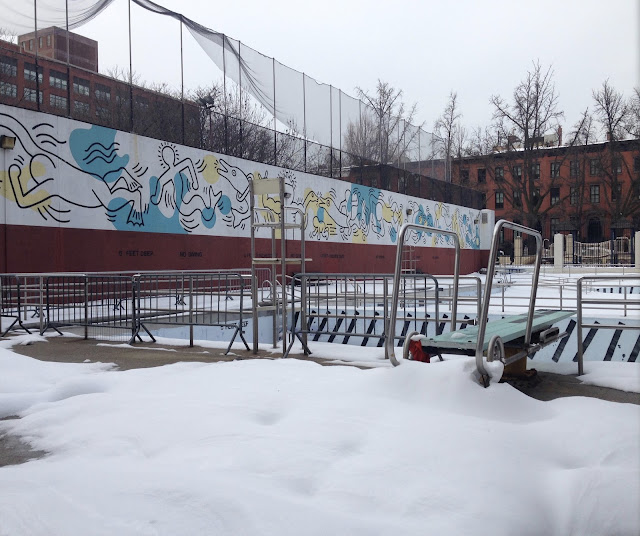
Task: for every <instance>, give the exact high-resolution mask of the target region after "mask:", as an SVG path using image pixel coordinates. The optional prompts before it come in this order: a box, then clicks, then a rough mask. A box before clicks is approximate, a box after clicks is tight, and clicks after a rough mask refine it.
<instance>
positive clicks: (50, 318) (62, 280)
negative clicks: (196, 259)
mask: <svg viewBox="0 0 640 536" xmlns="http://www.w3.org/2000/svg"><path fill="white" fill-rule="evenodd" d="M269 274H270V271H269V269H268V268H260V269H259V270H257V271H256V282H257V284H258V285H260V286H261V287H262V286H263V285H264V282H265V281H269ZM250 282H251V272H250V270H249V269H245V270H234V271H232V272H230V271H224V270H212V271H206V272H202V271H201V272H195V271H181V272H170V271H161V272H142V273H133V272H130V273H124V274H118V273H92V274H78V273H72V274H17V275H16V274H13V275H11V274H9V275H2V276H1V279H0V285H1V289H0V296H1V298H2V299H1V301H0V305H1V311H0V313H1V316H2V317H3V318H9V319H11V321H12V322H11V324H10V325H9V326H7V327H5V329H4V333H3V336H4V335H6V334H7V333H8V332H9V330H11V329H13V328H14V327H15V325H16V324H18V325H19V326H20V327H21V328H22V329H24V330H26V331H27V332H29V328H33V329H38V330H39V332H40V333H41V334H43V333H45V332H46V331H48V330H50V329H53V330H55V331H57V332H58V333H61V332H60V328H62V327H67V326H75V327H82V328H83V331H82V333H83V336H84V338H85V339H87V338H90V337H91V338H113V337H118V336H119V337H122V336H125V337H126V340H128V341H129V343H133V342H134V341H135V340H136V339H138V340H142V338H141V336H140V334H141V333H142V332H143V331H144V332H146V333H147V334H148V335H149V336H150V337H151V339H152V340H155V338H154V337H153V335H152V334H151V332H150V331H149V329H148V328H147V326H149V325H154V326H155V325H174V326H175V325H180V326H189V327H190V343H191V345H193V327H194V326H220V327H225V328H228V329H233V330H234V331H233V334H232V337H231V342H230V343H229V347H228V348H227V352H228V351H229V349H230V348H231V344H233V342H234V340H235V338H236V337H237V336H238V335H239V336H240V338H241V339H242V341H243V342H244V344H245V346H247V343H246V341H245V340H244V336H243V334H242V327H243V325H244V323H245V322H244V319H243V314H244V311H245V310H246V302H245V300H246V298H247V296H248V295H249V292H248V288H249V287H250ZM247 348H248V347H247Z"/></svg>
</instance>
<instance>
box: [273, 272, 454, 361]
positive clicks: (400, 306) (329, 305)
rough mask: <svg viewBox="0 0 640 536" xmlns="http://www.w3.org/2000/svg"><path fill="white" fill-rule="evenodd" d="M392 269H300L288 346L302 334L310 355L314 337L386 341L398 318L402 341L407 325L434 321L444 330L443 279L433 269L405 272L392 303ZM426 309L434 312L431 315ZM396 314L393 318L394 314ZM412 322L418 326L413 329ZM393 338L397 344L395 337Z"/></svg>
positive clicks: (422, 326)
mask: <svg viewBox="0 0 640 536" xmlns="http://www.w3.org/2000/svg"><path fill="white" fill-rule="evenodd" d="M392 291H393V276H392V275H391V274H356V273H350V274H324V273H310V274H297V275H295V276H294V278H293V281H292V285H291V299H292V301H293V300H295V301H296V302H298V301H299V303H300V307H299V310H297V311H296V312H295V318H294V321H293V322H292V328H291V335H292V336H291V340H290V342H289V345H288V347H287V350H286V352H285V356H287V355H289V352H290V350H291V348H292V346H293V343H294V342H295V339H296V338H297V339H298V340H299V341H300V342H301V343H302V347H303V350H304V353H305V354H306V355H308V354H310V353H311V350H310V349H309V346H308V340H309V338H313V340H314V341H318V340H320V339H321V338H322V339H324V340H327V341H328V342H340V343H343V344H346V343H347V342H348V341H349V340H350V339H351V340H353V339H356V340H358V341H360V345H361V346H367V345H368V344H369V341H370V340H371V341H377V343H376V344H377V346H378V347H382V346H383V345H384V344H385V341H386V340H388V339H387V337H388V336H389V335H388V332H387V329H386V326H387V325H388V324H389V322H391V321H393V322H397V323H398V324H399V327H400V332H401V334H400V335H399V336H398V337H396V336H395V331H394V334H393V335H392V338H393V341H399V344H400V345H401V344H402V342H403V341H404V336H405V335H406V333H407V332H408V331H410V330H411V331H414V330H415V331H419V332H420V333H426V331H427V329H428V326H429V325H434V326H435V331H436V332H437V333H440V332H441V331H442V329H443V327H444V324H445V323H446V322H449V321H451V319H449V318H448V317H447V316H446V315H442V316H441V315H440V305H439V302H440V294H439V287H438V280H437V279H436V278H435V277H433V276H432V275H428V274H403V275H402V282H401V283H400V285H399V298H398V303H397V304H396V306H395V309H394V307H393V306H392V304H391V297H392ZM427 309H429V310H430V311H432V312H434V311H435V313H434V316H431V314H430V313H429V312H427ZM392 318H393V320H391V319H392ZM411 326H413V328H412V329H411ZM390 344H392V345H393V342H391V343H390Z"/></svg>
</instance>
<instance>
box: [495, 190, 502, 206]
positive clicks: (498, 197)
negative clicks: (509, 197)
mask: <svg viewBox="0 0 640 536" xmlns="http://www.w3.org/2000/svg"><path fill="white" fill-rule="evenodd" d="M499 208H504V193H502V192H496V209H499Z"/></svg>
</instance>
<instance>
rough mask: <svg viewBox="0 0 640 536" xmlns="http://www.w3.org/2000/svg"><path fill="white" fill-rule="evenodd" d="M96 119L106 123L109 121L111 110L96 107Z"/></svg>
mask: <svg viewBox="0 0 640 536" xmlns="http://www.w3.org/2000/svg"><path fill="white" fill-rule="evenodd" d="M96 117H97V118H98V119H102V120H103V121H108V120H109V119H111V110H110V109H109V108H105V107H104V106H97V107H96Z"/></svg>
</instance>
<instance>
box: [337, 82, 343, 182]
mask: <svg viewBox="0 0 640 536" xmlns="http://www.w3.org/2000/svg"><path fill="white" fill-rule="evenodd" d="M338 130H339V133H338V134H339V136H340V161H339V166H340V175H339V177H338V178H340V177H342V90H341V89H339V90H338Z"/></svg>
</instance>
